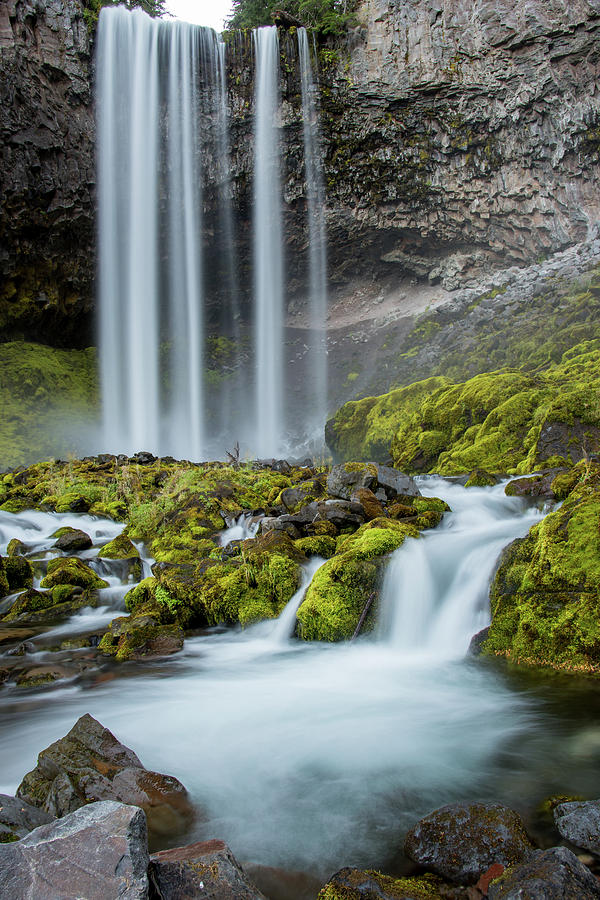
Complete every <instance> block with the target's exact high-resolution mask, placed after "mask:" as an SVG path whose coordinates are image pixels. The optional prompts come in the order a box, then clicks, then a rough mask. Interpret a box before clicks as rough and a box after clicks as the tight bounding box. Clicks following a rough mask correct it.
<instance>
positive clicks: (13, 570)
mask: <svg viewBox="0 0 600 900" xmlns="http://www.w3.org/2000/svg"><path fill="white" fill-rule="evenodd" d="M2 561H3V563H4V571H5V573H6V578H7V580H8V590H9V591H10V592H11V593H12V592H13V591H20V590H24V589H26V588H30V587H32V586H33V566H32V565H31V563H30V562H29V560H28V559H25V558H24V557H22V556H7V557H5V558H4V559H3V560H2Z"/></svg>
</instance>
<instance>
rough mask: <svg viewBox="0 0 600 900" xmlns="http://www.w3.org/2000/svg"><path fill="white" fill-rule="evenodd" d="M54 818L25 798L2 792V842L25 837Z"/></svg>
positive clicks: (0, 817) (0, 839)
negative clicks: (27, 801)
mask: <svg viewBox="0 0 600 900" xmlns="http://www.w3.org/2000/svg"><path fill="white" fill-rule="evenodd" d="M53 818H54V817H53V816H51V815H50V813H47V812H45V811H44V810H43V809H38V808H37V807H36V806H32V805H31V804H30V803H26V802H25V800H19V799H18V798H17V797H10V796H9V795H8V794H0V844H5V843H9V842H10V841H16V840H18V839H19V838H22V837H25V835H26V834H29V832H30V831H33V829H34V828H38V827H39V826H40V825H47V824H48V823H49V822H52V820H53Z"/></svg>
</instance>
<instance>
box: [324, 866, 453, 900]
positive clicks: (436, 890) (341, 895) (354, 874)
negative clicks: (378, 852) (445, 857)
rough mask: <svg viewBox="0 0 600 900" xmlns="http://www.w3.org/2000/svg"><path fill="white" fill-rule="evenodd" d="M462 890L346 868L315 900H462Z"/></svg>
mask: <svg viewBox="0 0 600 900" xmlns="http://www.w3.org/2000/svg"><path fill="white" fill-rule="evenodd" d="M464 897H465V893H464V890H462V889H460V888H453V887H452V886H451V885H448V884H446V883H445V882H443V881H442V880H441V879H440V878H438V877H437V876H435V875H430V874H427V875H421V876H417V877H413V878H394V877H391V876H389V875H382V874H381V872H374V871H371V870H367V871H366V872H365V871H362V870H361V869H352V868H350V867H347V868H345V869H340V871H339V872H336V873H335V875H333V876H332V878H331V879H330V880H329V881H328V882H327V884H326V885H325V886H324V887H323V889H322V890H321V892H320V893H319V895H318V900H433V898H436V900H437V898H444V900H463V898H464Z"/></svg>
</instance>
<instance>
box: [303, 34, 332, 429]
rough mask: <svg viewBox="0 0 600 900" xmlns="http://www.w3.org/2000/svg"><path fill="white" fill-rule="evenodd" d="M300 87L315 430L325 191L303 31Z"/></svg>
mask: <svg viewBox="0 0 600 900" xmlns="http://www.w3.org/2000/svg"><path fill="white" fill-rule="evenodd" d="M298 53H299V58H300V84H301V89H302V122H303V131H304V160H305V162H304V166H305V172H306V205H307V215H308V242H309V251H308V254H309V259H308V263H309V265H308V268H309V291H310V339H309V354H310V367H309V368H310V372H311V375H312V378H313V384H312V394H313V396H312V398H311V403H310V406H309V409H312V410H313V416H314V424H315V427H317V428H318V427H319V426H320V425H321V424H322V423H323V422H324V421H325V419H326V418H327V346H326V336H325V326H326V316H327V238H326V232H325V215H324V208H325V190H324V187H323V170H322V160H321V135H320V129H319V116H318V100H317V97H318V94H317V90H316V86H315V82H314V79H313V74H312V67H311V63H310V51H309V47H308V35H307V33H306V28H299V29H298Z"/></svg>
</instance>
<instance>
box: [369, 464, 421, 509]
mask: <svg viewBox="0 0 600 900" xmlns="http://www.w3.org/2000/svg"><path fill="white" fill-rule="evenodd" d="M375 468H376V469H377V484H378V485H379V486H380V487H382V488H383V489H384V491H385V493H386V495H387V497H388V500H393V499H394V498H395V497H398V496H403V497H420V496H421V491H420V490H419V488H418V487H417V484H416V482H415V480H414V478H411V477H410V475H405V474H404V472H401V471H400V470H399V469H393V468H391V466H381V465H379V463H376V464H375Z"/></svg>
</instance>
